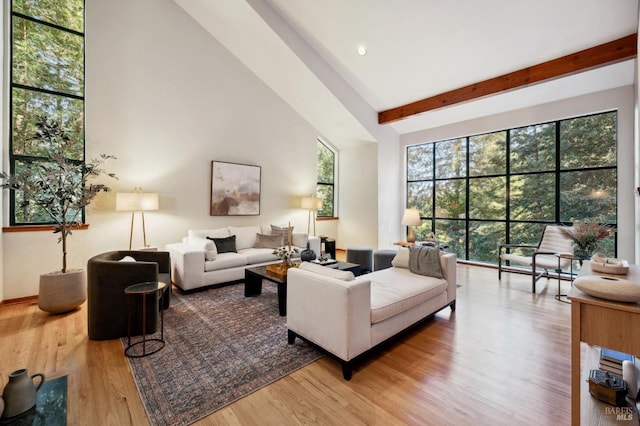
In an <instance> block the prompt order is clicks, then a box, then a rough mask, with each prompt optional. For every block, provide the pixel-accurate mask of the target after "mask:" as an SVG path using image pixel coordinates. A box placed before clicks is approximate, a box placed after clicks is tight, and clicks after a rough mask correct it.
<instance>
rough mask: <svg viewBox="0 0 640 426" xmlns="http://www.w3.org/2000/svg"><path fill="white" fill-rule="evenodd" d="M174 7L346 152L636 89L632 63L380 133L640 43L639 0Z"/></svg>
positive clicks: (221, 2)
mask: <svg viewBox="0 0 640 426" xmlns="http://www.w3.org/2000/svg"><path fill="white" fill-rule="evenodd" d="M175 1H176V3H178V4H179V5H180V6H181V7H182V8H183V9H184V10H186V11H187V12H188V13H189V14H191V16H192V17H193V18H194V19H196V20H197V21H198V22H200V24H201V25H202V26H203V27H204V28H205V29H206V30H207V31H209V32H210V33H211V34H212V35H213V36H214V37H216V38H217V39H218V40H219V41H220V42H221V43H222V44H223V45H224V46H225V47H226V48H227V49H228V50H229V51H230V52H231V53H232V54H234V55H235V56H236V57H238V59H240V60H241V61H242V62H243V63H245V65H246V66H247V67H249V68H250V69H251V70H252V71H253V72H254V73H255V74H256V75H257V76H258V77H259V78H261V79H262V80H263V81H264V82H265V83H266V84H268V85H269V86H270V87H271V88H272V89H273V90H274V91H275V92H276V93H277V94H278V95H279V96H281V97H282V98H283V99H284V100H285V101H286V102H288V103H289V104H290V105H291V106H292V107H293V108H295V109H296V110H297V111H298V112H299V113H300V114H301V115H302V116H303V117H305V118H306V119H307V120H308V121H309V122H310V123H311V124H312V125H313V126H315V127H316V128H317V129H318V130H319V131H320V132H321V133H322V134H323V136H325V137H326V138H327V139H329V141H330V142H332V143H334V144H335V145H336V146H338V147H347V146H352V145H354V144H358V143H362V142H367V141H374V140H378V141H379V140H382V139H385V138H386V139H389V137H391V138H393V137H394V136H395V137H396V138H397V135H398V134H400V135H402V134H406V133H411V132H416V131H420V130H424V129H428V128H433V127H438V126H442V125H446V124H450V123H455V122H460V121H465V120H469V119H474V118H479V117H482V116H487V115H491V114H495V113H500V112H504V111H508V110H514V109H520V108H524V107H528V106H532V105H537V104H541V103H545V102H549V101H554V100H559V99H564V98H568V97H573V96H578V95H582V94H586V93H592V92H597V91H601V90H606V89H611V88H615V87H621V86H626V85H631V84H633V83H634V76H635V60H633V61H626V62H622V63H619V64H616V65H610V66H606V67H601V68H598V69H596V70H592V71H586V72H582V73H580V74H577V75H573V76H570V77H564V78H560V79H555V80H553V81H551V82H548V83H543V84H537V85H534V86H531V87H528V88H523V89H518V90H514V91H511V92H508V93H505V94H500V95H494V96H491V97H488V98H485V99H481V100H477V101H472V102H467V103H464V104H459V105H455V106H451V107H447V108H443V109H440V110H435V111H431V112H426V113H423V114H420V115H417V116H413V117H410V118H407V119H404V120H401V121H398V122H395V123H391V124H386V125H382V126H380V125H378V124H377V112H379V111H382V110H385V109H390V108H394V107H398V106H401V105H404V104H407V103H410V102H413V101H416V100H420V99H424V98H427V97H430V96H433V95H437V94H440V93H443V92H446V91H449V90H452V89H456V88H459V87H463V86H466V85H469V84H472V83H476V82H479V81H483V80H486V79H489V78H492V77H497V76H499V75H502V74H506V73H509V72H512V71H516V70H519V69H522V68H525V67H527V66H531V65H535V64H538V63H541V62H545V61H548V60H550V59H554V58H557V57H561V56H564V55H567V54H569V53H572V52H577V51H579V50H583V49H586V48H589V47H593V46H595V45H598V44H602V43H606V42H609V41H612V40H615V39H618V38H621V37H624V36H626V35H629V34H632V33H635V32H637V28H638V12H637V10H638V0H613V1H612V0H562V1H558V0H537V1H528V2H524V1H514V0H482V1H478V0H457V1H450V2H447V1H442V0H439V1H434V0H393V1H390V0H316V1H310V0H245V1H240V0H215V1H211V0H175ZM360 45H363V46H366V48H367V50H368V53H367V55H366V56H359V55H358V54H357V53H356V48H357V47H358V46H360Z"/></svg>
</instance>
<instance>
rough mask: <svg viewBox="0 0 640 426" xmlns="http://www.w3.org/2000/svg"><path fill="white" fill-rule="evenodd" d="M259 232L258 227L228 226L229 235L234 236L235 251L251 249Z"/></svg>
mask: <svg viewBox="0 0 640 426" xmlns="http://www.w3.org/2000/svg"><path fill="white" fill-rule="evenodd" d="M259 232H260V226H240V227H236V226H230V227H229V235H235V236H236V250H242V249H246V248H251V247H253V246H254V244H255V243H256V234H258V233H259Z"/></svg>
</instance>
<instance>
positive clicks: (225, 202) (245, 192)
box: [209, 161, 262, 216]
mask: <svg viewBox="0 0 640 426" xmlns="http://www.w3.org/2000/svg"><path fill="white" fill-rule="evenodd" d="M261 174H262V167H260V166H254V165H250V164H238V163H229V162H225V161H212V162H211V198H210V202H209V208H210V211H209V215H210V216H257V215H259V214H260V191H261V178H262V176H261Z"/></svg>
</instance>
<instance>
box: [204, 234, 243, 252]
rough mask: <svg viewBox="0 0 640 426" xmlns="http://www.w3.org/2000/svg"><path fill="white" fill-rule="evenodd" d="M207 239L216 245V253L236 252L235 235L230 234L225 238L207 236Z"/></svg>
mask: <svg viewBox="0 0 640 426" xmlns="http://www.w3.org/2000/svg"><path fill="white" fill-rule="evenodd" d="M207 239H209V240H212V241H213V242H214V243H215V245H216V250H217V251H218V253H237V252H238V250H236V236H235V235H232V236H230V237H225V238H212V237H207Z"/></svg>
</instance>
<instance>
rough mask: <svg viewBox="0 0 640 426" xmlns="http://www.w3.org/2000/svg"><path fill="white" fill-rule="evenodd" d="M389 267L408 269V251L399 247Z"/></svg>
mask: <svg viewBox="0 0 640 426" xmlns="http://www.w3.org/2000/svg"><path fill="white" fill-rule="evenodd" d="M391 265H392V266H395V267H396V268H406V269H409V249H408V248H405V247H400V248H399V249H398V253H397V254H396V256H395V257H394V258H393V260H392V261H391Z"/></svg>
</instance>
